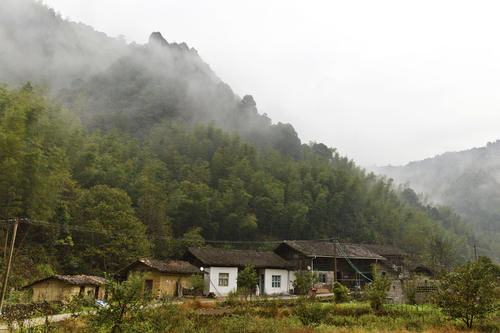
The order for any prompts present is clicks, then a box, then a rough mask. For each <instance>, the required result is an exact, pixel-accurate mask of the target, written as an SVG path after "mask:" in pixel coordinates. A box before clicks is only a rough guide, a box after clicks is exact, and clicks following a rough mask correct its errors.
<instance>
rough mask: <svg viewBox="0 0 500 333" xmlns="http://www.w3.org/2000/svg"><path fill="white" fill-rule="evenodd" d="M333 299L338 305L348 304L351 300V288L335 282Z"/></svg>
mask: <svg viewBox="0 0 500 333" xmlns="http://www.w3.org/2000/svg"><path fill="white" fill-rule="evenodd" d="M332 291H333V299H334V301H335V302H337V303H343V302H347V301H348V300H349V288H347V287H346V286H344V285H342V284H341V283H340V282H338V281H335V283H334V284H333V286H332Z"/></svg>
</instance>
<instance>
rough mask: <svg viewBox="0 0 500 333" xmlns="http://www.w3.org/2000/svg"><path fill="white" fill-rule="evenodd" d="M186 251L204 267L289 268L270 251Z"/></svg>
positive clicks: (289, 265)
mask: <svg viewBox="0 0 500 333" xmlns="http://www.w3.org/2000/svg"><path fill="white" fill-rule="evenodd" d="M188 251H189V252H190V253H191V254H192V255H193V256H194V257H195V258H196V259H198V260H199V261H200V262H202V263H203V264H204V265H208V266H224V267H227V266H235V267H244V266H248V265H252V266H254V267H255V268H266V267H267V268H289V267H291V264H290V263H289V262H288V261H286V260H285V259H283V258H281V257H280V256H278V255H277V254H276V253H274V252H272V251H254V250H228V249H218V248H208V247H190V248H189V249H188Z"/></svg>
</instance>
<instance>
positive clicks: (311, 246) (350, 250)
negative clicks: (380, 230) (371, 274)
mask: <svg viewBox="0 0 500 333" xmlns="http://www.w3.org/2000/svg"><path fill="white" fill-rule="evenodd" d="M283 244H286V245H288V246H290V247H291V248H293V249H295V250H296V251H298V252H300V253H302V254H303V255H305V256H308V257H313V256H317V257H334V256H336V257H338V258H340V257H342V256H343V253H345V255H346V256H347V257H348V258H349V259H377V260H386V259H385V258H384V257H382V256H381V255H378V254H377V253H375V252H373V251H371V250H369V249H368V248H366V247H364V246H363V245H362V244H351V243H341V244H340V245H337V248H336V249H335V247H334V243H332V242H321V241H308V240H297V241H283V243H281V245H280V246H282V245H283Z"/></svg>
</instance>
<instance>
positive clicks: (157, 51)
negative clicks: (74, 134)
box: [0, 0, 301, 158]
mask: <svg viewBox="0 0 500 333" xmlns="http://www.w3.org/2000/svg"><path fill="white" fill-rule="evenodd" d="M0 40H2V41H6V42H5V43H2V46H1V48H0V56H1V57H2V62H1V63H0V78H2V82H4V83H8V84H11V85H22V84H24V83H26V82H27V81H31V82H32V83H35V84H45V85H47V86H48V87H49V89H51V91H52V95H53V96H54V97H55V99H56V100H58V101H62V102H63V103H64V104H65V105H66V106H67V107H71V108H77V109H78V111H79V114H80V116H81V118H82V120H83V121H84V123H85V124H86V125H87V126H88V127H89V129H91V130H95V129H102V130H109V129H111V128H119V129H121V130H127V131H129V132H130V133H131V134H133V135H140V136H141V135H143V134H144V133H148V131H149V130H150V129H151V127H152V126H153V125H155V124H157V123H159V122H162V121H172V120H175V121H182V122H184V123H186V124H188V125H189V126H192V125H194V124H197V123H213V124H215V125H216V126H217V127H220V128H223V129H225V130H228V131H231V132H232V131H235V132H238V133H239V135H240V136H241V137H242V139H244V140H245V141H247V142H250V143H253V144H256V145H257V146H259V147H265V146H267V145H271V146H272V147H274V148H277V149H279V150H280V151H282V152H284V153H287V154H290V155H292V156H294V157H295V158H298V157H299V154H300V146H301V142H300V139H299V138H298V136H297V133H296V131H295V130H294V128H293V127H292V126H291V125H290V124H282V123H278V124H272V122H271V119H269V118H268V117H267V116H266V115H265V114H264V115H261V114H259V113H258V111H257V108H256V103H255V101H254V99H253V97H252V96H250V95H246V96H244V97H243V98H241V97H239V96H237V95H236V94H235V93H234V92H233V91H232V90H231V88H230V87H229V86H228V85H227V84H225V83H224V82H222V81H221V80H220V79H219V78H218V77H217V75H216V74H215V73H214V72H213V71H212V70H211V69H210V67H209V66H208V65H207V64H206V63H205V62H204V61H203V60H202V59H201V58H200V56H199V55H198V53H197V51H196V50H195V49H194V48H190V47H188V46H187V45H186V44H185V43H169V42H168V41H167V40H166V39H165V38H164V37H163V36H162V35H161V34H160V33H159V32H154V33H152V34H151V36H150V38H149V42H148V43H147V44H145V45H137V44H135V43H132V44H126V43H125V42H124V41H122V40H120V39H115V38H110V37H107V36H106V35H105V34H103V33H100V32H97V31H95V30H94V29H92V28H91V27H88V26H86V25H84V24H81V23H74V22H69V21H66V20H63V19H62V18H61V17H60V16H58V15H57V14H56V13H54V11H53V10H51V9H48V8H47V7H45V6H43V5H41V4H39V3H35V2H32V1H29V0H19V1H18V0H15V1H14V0H6V1H3V2H2V3H0Z"/></svg>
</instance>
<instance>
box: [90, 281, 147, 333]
mask: <svg viewBox="0 0 500 333" xmlns="http://www.w3.org/2000/svg"><path fill="white" fill-rule="evenodd" d="M106 291H107V293H108V295H109V298H108V305H107V306H104V307H100V308H98V309H97V310H96V312H95V314H93V315H90V316H89V317H88V323H89V326H90V327H92V328H93V329H95V330H96V331H97V330H102V329H104V330H105V331H111V332H113V333H115V332H130V330H131V329H132V328H133V327H135V325H136V324H137V322H140V321H142V316H143V309H144V308H145V307H146V306H147V305H148V303H149V299H148V297H146V296H145V295H144V294H143V279H142V277H141V276H140V275H136V276H133V277H132V278H130V279H128V280H126V281H123V282H117V281H113V280H111V279H110V280H109V281H108V282H107V283H106Z"/></svg>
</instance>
